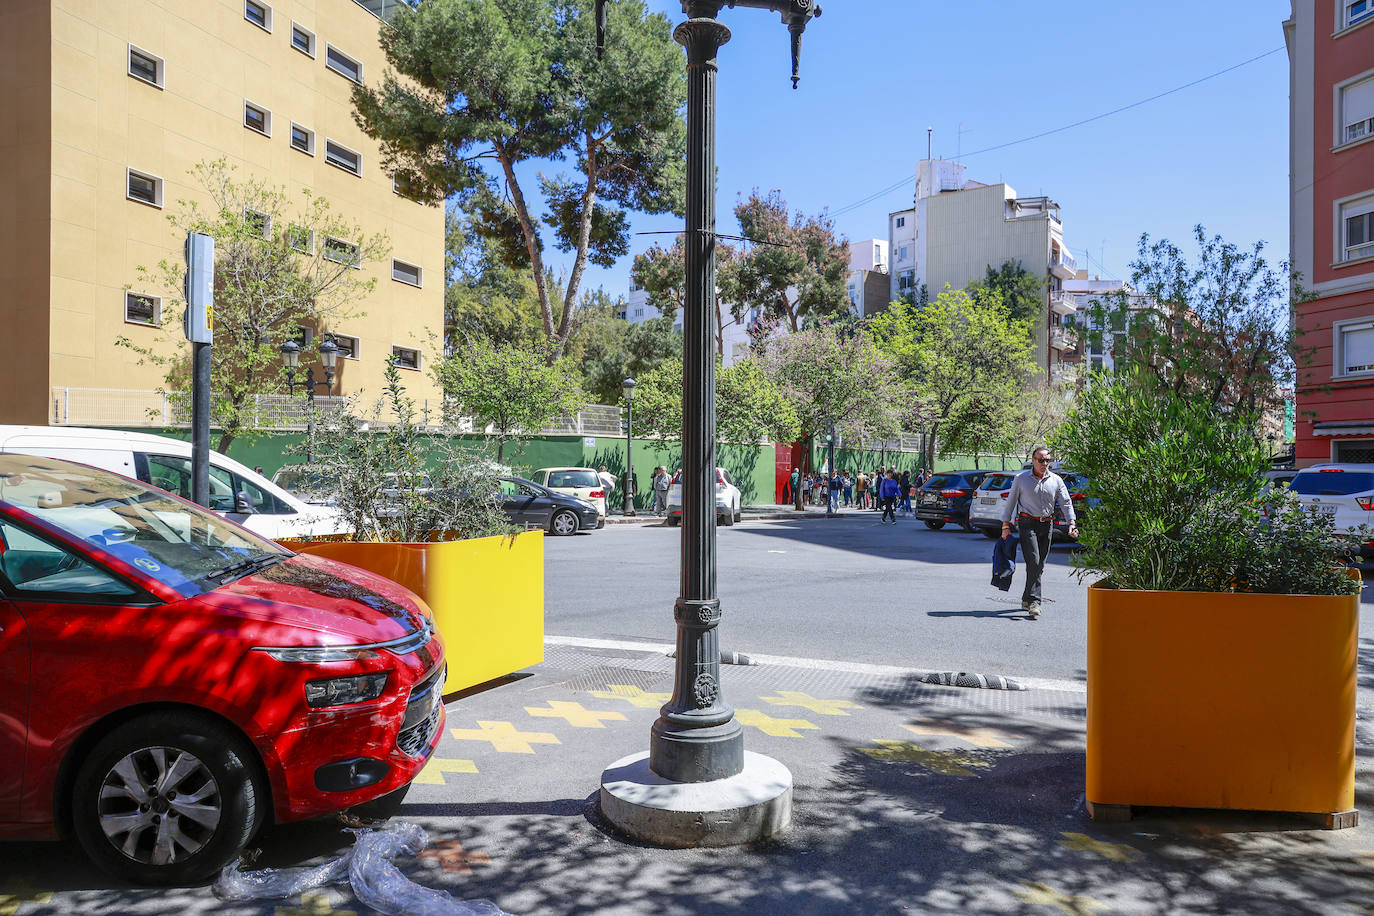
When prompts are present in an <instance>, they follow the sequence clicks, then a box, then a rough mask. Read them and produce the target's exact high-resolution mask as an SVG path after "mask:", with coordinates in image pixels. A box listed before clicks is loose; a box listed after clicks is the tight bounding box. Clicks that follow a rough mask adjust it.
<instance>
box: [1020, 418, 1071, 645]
mask: <svg viewBox="0 0 1374 916" xmlns="http://www.w3.org/2000/svg"><path fill="white" fill-rule="evenodd" d="M1056 508H1058V509H1061V510H1062V511H1063V513H1064V520H1065V521H1066V522H1068V523H1069V537H1078V523H1077V519H1076V517H1075V516H1074V514H1073V500H1072V499H1070V498H1069V488H1068V487H1066V486H1065V485H1064V481H1063V479H1062V478H1061V477H1060V476H1059V475H1058V474H1056V473H1054V472H1053V471H1051V470H1050V450H1049V448H1048V447H1047V446H1044V445H1037V446H1036V447H1035V448H1034V449H1032V450H1031V466H1030V470H1028V471H1022V472H1021V473H1020V474H1017V475H1016V479H1014V480H1013V481H1012V482H1011V490H1010V492H1009V493H1008V494H1007V498H1006V501H1005V502H1003V503H1002V539H1003V540H1005V539H1006V538H1007V536H1008V535H1010V534H1011V527H1012V521H1011V520H1012V513H1013V512H1015V513H1016V519H1017V527H1018V528H1019V529H1020V531H1021V556H1022V559H1023V560H1024V561H1025V562H1024V563H1022V565H1023V566H1025V567H1026V588H1025V590H1024V591H1023V592H1022V593H1021V609H1022V610H1023V611H1025V612H1026V613H1027V614H1029V615H1030V618H1031V620H1034V619H1036V618H1037V617H1039V616H1040V576H1041V574H1042V573H1044V571H1045V559H1046V558H1047V557H1048V556H1049V553H1050V540H1051V537H1052V536H1053V534H1054V512H1055V509H1056Z"/></svg>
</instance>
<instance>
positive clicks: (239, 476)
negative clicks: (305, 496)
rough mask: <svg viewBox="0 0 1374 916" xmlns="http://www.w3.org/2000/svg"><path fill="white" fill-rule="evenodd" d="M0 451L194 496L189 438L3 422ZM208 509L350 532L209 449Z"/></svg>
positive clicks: (317, 532) (290, 529)
mask: <svg viewBox="0 0 1374 916" xmlns="http://www.w3.org/2000/svg"><path fill="white" fill-rule="evenodd" d="M0 452H15V453H19V454H23V455H37V456H39V457H43V458H64V459H66V460H68V461H79V462H81V463H82V464H89V465H91V466H92V467H98V468H104V469H105V470H107V471H114V472H115V473H116V474H123V475H124V476H126V477H135V478H137V479H139V480H141V481H143V482H144V483H149V484H152V485H153V486H155V487H160V488H161V489H163V490H166V491H167V492H168V493H174V494H176V495H177V496H181V497H184V498H186V499H190V498H191V443H190V442H183V441H182V440H180V439H170V438H167V437H166V436H154V435H150V434H148V433H128V432H122V431H120V430H115V429H88V428H84V427H79V426H3V425H0ZM240 497H246V498H240ZM210 508H211V509H213V510H215V511H216V512H218V513H220V514H221V515H223V516H224V517H226V518H228V519H231V520H233V521H236V522H238V523H239V524H240V525H243V526H244V527H246V528H248V529H250V530H252V531H256V532H257V533H258V534H261V535H262V536H263V537H268V538H274V539H275V538H299V537H308V536H315V537H319V536H323V535H330V534H344V533H346V531H347V529H346V527H345V525H344V523H343V521H342V520H341V519H340V517H339V515H338V513H337V512H334V511H333V510H331V509H328V508H326V507H323V506H310V505H307V504H305V503H303V502H301V501H300V500H299V499H297V498H296V497H294V496H292V495H291V494H290V493H287V492H286V491H285V490H283V489H281V488H280V487H278V486H275V485H274V484H272V483H270V482H269V481H267V480H266V479H265V478H264V477H263V476H262V475H261V474H257V473H255V472H253V471H251V470H249V469H248V468H246V467H244V466H243V465H241V464H239V463H238V462H237V461H235V460H234V459H232V458H229V457H227V456H225V455H221V454H220V453H219V452H216V451H213V450H212V451H211V452H210Z"/></svg>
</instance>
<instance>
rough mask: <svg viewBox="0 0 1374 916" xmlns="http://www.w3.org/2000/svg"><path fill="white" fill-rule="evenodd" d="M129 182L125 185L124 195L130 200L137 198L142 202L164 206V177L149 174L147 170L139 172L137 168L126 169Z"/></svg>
mask: <svg viewBox="0 0 1374 916" xmlns="http://www.w3.org/2000/svg"><path fill="white" fill-rule="evenodd" d="M126 175H127V183H126V185H125V190H124V196H125V197H127V198H129V200H136V201H138V202H139V203H141V204H150V205H151V206H154V207H161V206H162V179H161V178H158V177H157V176H156V175H149V174H148V173H147V172H139V171H136V170H135V169H128V170H127V171H126Z"/></svg>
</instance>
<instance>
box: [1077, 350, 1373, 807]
mask: <svg viewBox="0 0 1374 916" xmlns="http://www.w3.org/2000/svg"><path fill="white" fill-rule="evenodd" d="M1255 429H1256V425H1255V422H1254V418H1253V417H1249V416H1244V415H1225V414H1220V415H1219V414H1217V413H1215V412H1214V411H1213V410H1212V409H1211V408H1210V407H1205V406H1201V405H1198V404H1196V403H1193V402H1190V401H1188V400H1185V399H1182V398H1178V397H1173V396H1169V395H1167V394H1164V395H1162V394H1160V393H1159V392H1158V391H1157V390H1156V391H1149V392H1147V391H1145V390H1143V387H1142V386H1141V385H1139V384H1137V380H1136V379H1134V378H1132V377H1130V376H1120V377H1116V378H1102V379H1098V380H1096V381H1095V382H1094V383H1093V384H1090V385H1089V386H1088V387H1087V388H1086V389H1085V390H1084V391H1083V392H1081V393H1080V398H1079V400H1078V402H1077V404H1076V405H1075V407H1074V409H1073V411H1072V412H1071V413H1070V416H1069V418H1068V420H1067V422H1066V423H1065V424H1064V426H1063V427H1062V428H1061V430H1060V433H1059V435H1058V436H1057V437H1056V448H1057V451H1058V454H1059V455H1060V456H1062V457H1063V459H1064V461H1065V463H1066V464H1067V465H1069V466H1071V467H1072V468H1073V469H1074V470H1075V471H1080V472H1082V473H1084V474H1086V475H1087V476H1088V477H1089V479H1090V480H1091V482H1092V483H1091V488H1090V491H1089V495H1090V496H1092V497H1096V498H1097V499H1098V500H1099V503H1098V505H1097V507H1096V508H1095V510H1094V511H1093V513H1092V514H1091V515H1090V516H1089V517H1088V518H1086V519H1085V520H1084V522H1083V525H1082V529H1081V535H1080V544H1081V545H1082V550H1081V551H1080V552H1079V553H1078V555H1077V556H1076V557H1075V560H1074V563H1075V566H1076V567H1077V570H1078V575H1079V577H1080V578H1083V577H1086V576H1089V575H1092V576H1098V577H1100V581H1098V582H1097V583H1095V584H1094V585H1093V586H1092V587H1091V588H1090V589H1089V593H1088V735H1087V785H1086V798H1087V802H1088V807H1089V810H1090V812H1091V813H1092V814H1093V816H1094V817H1104V816H1105V817H1109V818H1119V817H1124V816H1129V812H1130V806H1132V805H1149V806H1179V807H1212V808H1240V809H1259V810H1273V811H1293V812H1306V813H1311V814H1317V815H1321V816H1323V817H1325V818H1326V822H1327V823H1328V825H1330V826H1349V825H1351V824H1353V823H1354V819H1355V814H1354V811H1353V806H1354V761H1355V754H1354V725H1355V688H1356V659H1357V647H1358V646H1357V644H1358V620H1359V616H1358V611H1359V605H1358V601H1359V598H1358V592H1359V588H1360V585H1359V579H1358V574H1357V573H1354V574H1352V573H1353V571H1352V570H1349V569H1347V568H1345V566H1344V564H1343V563H1342V560H1343V559H1345V558H1346V557H1347V556H1349V555H1351V554H1352V553H1353V552H1354V551H1355V550H1356V549H1357V545H1358V540H1357V538H1355V537H1352V536H1348V535H1344V534H1340V533H1338V532H1336V531H1334V530H1333V527H1332V520H1331V519H1330V518H1329V517H1327V516H1323V515H1312V514H1309V513H1306V512H1304V511H1303V508H1302V506H1301V505H1300V504H1299V503H1298V501H1297V499H1296V497H1295V496H1294V495H1293V494H1291V493H1289V492H1288V491H1287V490H1286V489H1284V488H1276V489H1273V490H1267V489H1265V488H1263V486H1262V484H1261V481H1260V476H1259V472H1260V471H1261V470H1262V469H1264V468H1265V467H1266V466H1267V461H1266V459H1265V455H1264V451H1263V448H1262V446H1261V445H1260V443H1259V442H1258V441H1257V439H1256V436H1255Z"/></svg>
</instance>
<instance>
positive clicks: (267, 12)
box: [243, 0, 272, 32]
mask: <svg viewBox="0 0 1374 916" xmlns="http://www.w3.org/2000/svg"><path fill="white" fill-rule="evenodd" d="M243 18H244V19H247V20H248V21H249V22H251V23H253V25H255V26H257V27H258V28H260V29H264V30H266V31H268V32H270V31H272V7H270V6H268V5H267V4H266V3H259V2H257V0H243Z"/></svg>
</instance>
